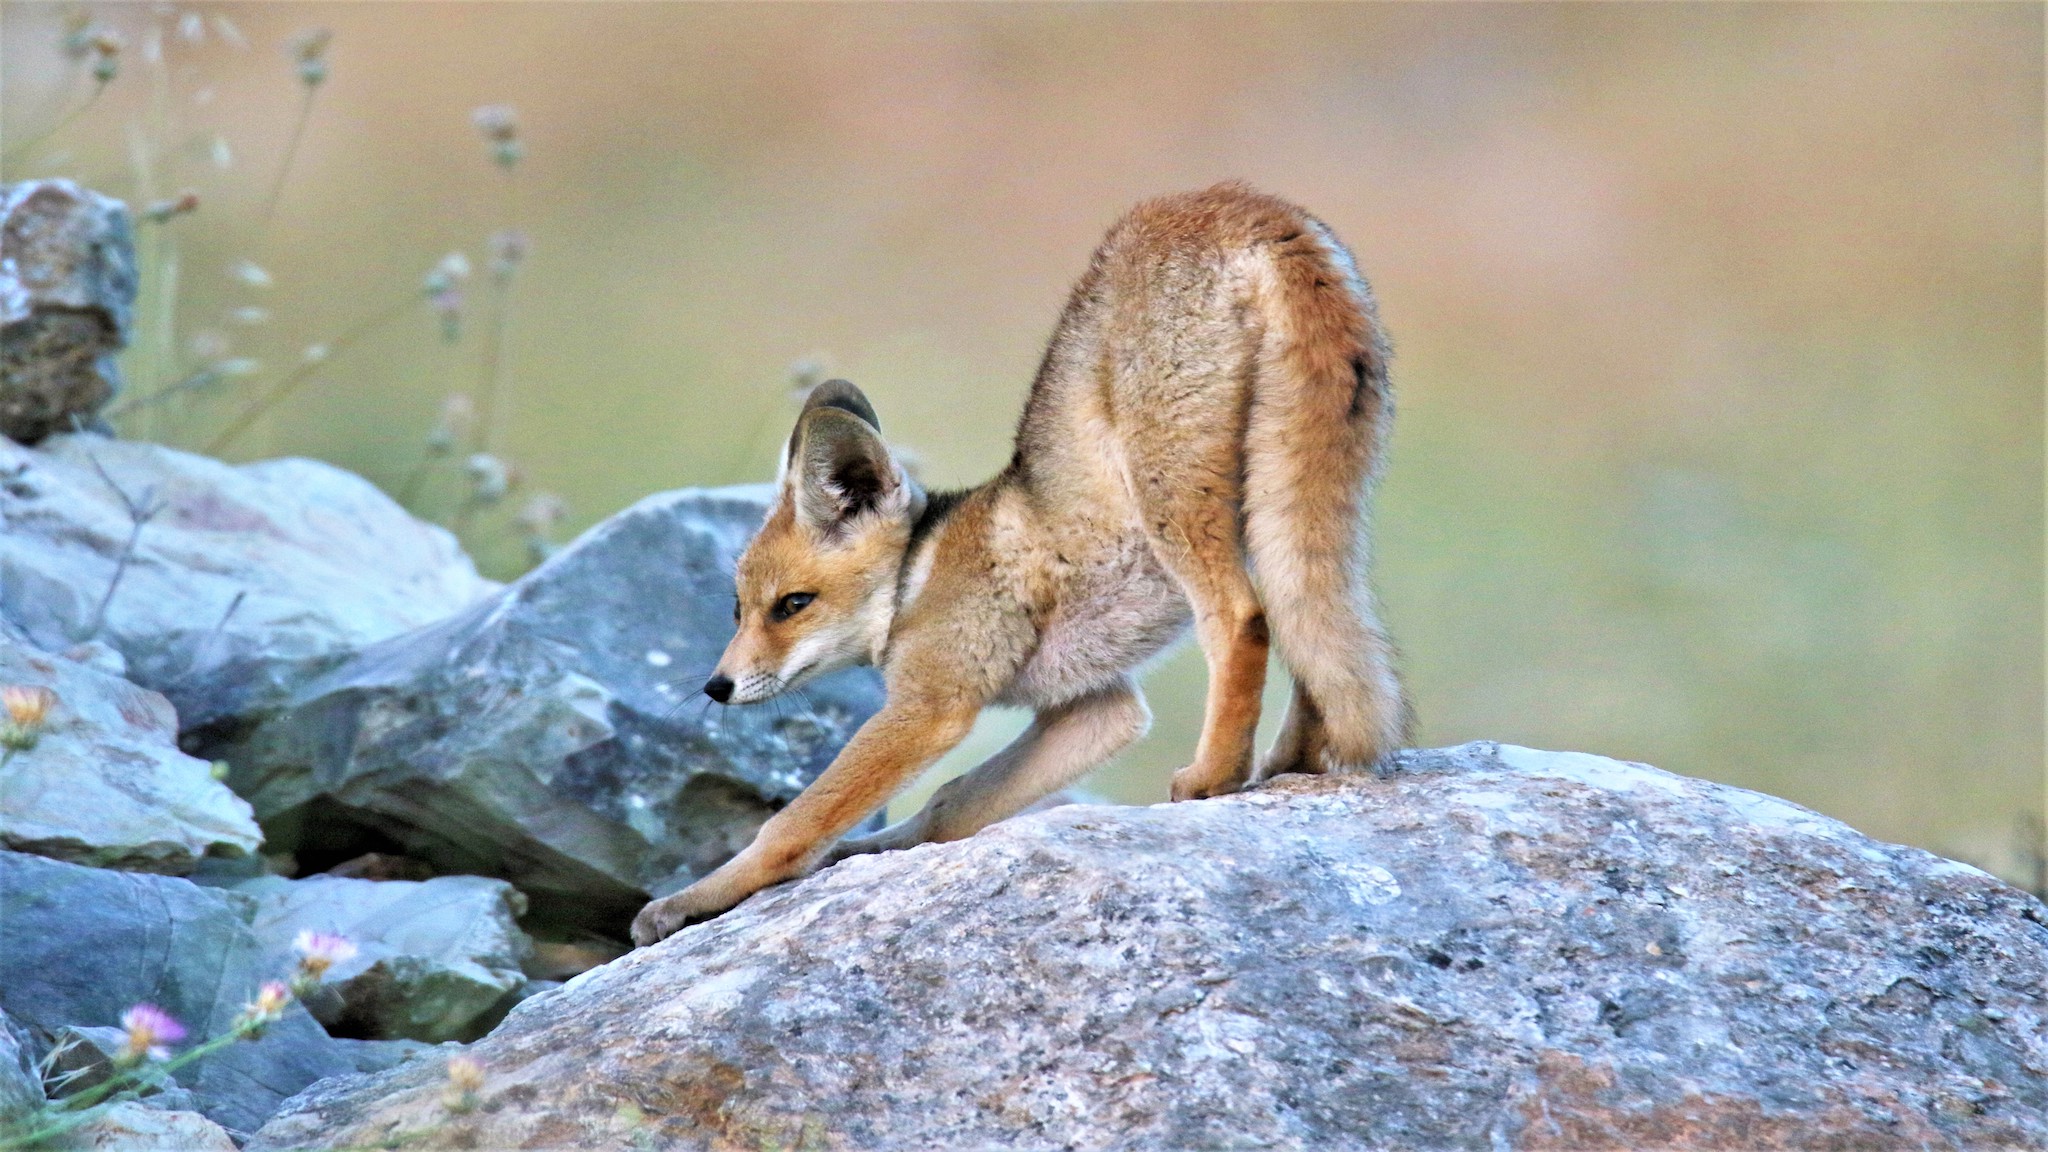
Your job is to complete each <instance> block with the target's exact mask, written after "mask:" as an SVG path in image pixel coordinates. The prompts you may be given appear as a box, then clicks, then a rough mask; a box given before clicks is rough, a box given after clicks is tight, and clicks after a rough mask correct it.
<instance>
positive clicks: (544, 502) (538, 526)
mask: <svg viewBox="0 0 2048 1152" xmlns="http://www.w3.org/2000/svg"><path fill="white" fill-rule="evenodd" d="M568 515H569V505H568V503H567V502H566V501H564V500H563V499H562V498H561V497H560V496H557V495H555V494H554V493H553V492H535V493H534V494H533V495H532V496H531V497H529V498H528V499H527V501H526V504H525V505H524V506H523V507H521V508H520V509H519V515H518V516H517V517H516V518H515V519H517V520H518V522H519V526H520V527H521V528H524V529H526V530H527V532H529V533H531V534H532V535H535V536H541V537H545V536H547V535H548V534H549V533H550V532H553V531H554V529H555V525H557V524H560V523H561V522H562V520H563V519H564V518H565V517H567V516H568Z"/></svg>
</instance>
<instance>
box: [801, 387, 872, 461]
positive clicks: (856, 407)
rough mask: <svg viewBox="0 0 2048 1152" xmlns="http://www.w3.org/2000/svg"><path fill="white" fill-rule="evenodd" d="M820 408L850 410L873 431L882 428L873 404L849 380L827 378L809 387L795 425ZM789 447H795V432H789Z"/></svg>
mask: <svg viewBox="0 0 2048 1152" xmlns="http://www.w3.org/2000/svg"><path fill="white" fill-rule="evenodd" d="M820 408H837V409H839V410H840V411H841V412H850V413H852V414H853V415H855V416H858V417H860V418H861V420H862V422H864V423H865V424H867V426H868V427H870V428H873V429H874V430H875V431H877V432H880V431H881V430H882V419H881V417H879V416H876V415H875V406H874V405H873V404H870V403H868V398H867V397H866V396H864V395H862V394H861V390H860V389H858V388H855V387H854V386H853V384H852V382H851V381H847V380H827V381H825V382H824V383H823V384H820V385H818V386H817V387H816V388H813V389H811V394H810V395H809V396H808V397H805V399H804V410H803V411H802V412H799V413H798V414H797V418H796V421H797V427H798V428H802V427H803V421H804V417H806V416H809V415H810V414H811V413H813V412H815V411H817V410H818V409H820ZM790 447H791V448H794V447H796V435H795V433H791V434H790Z"/></svg>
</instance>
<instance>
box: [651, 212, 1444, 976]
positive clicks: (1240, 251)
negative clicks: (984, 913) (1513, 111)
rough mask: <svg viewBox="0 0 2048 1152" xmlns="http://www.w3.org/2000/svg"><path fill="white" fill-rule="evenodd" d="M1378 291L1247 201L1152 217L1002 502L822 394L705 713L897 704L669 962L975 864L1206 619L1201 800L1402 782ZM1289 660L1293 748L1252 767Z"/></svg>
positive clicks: (778, 829) (1101, 264) (687, 914)
mask: <svg viewBox="0 0 2048 1152" xmlns="http://www.w3.org/2000/svg"><path fill="white" fill-rule="evenodd" d="M1387 354H1388V350H1387V343H1386V339H1385V337H1384V336H1383V335H1382V333H1381V331H1380V327H1379V320H1378V317H1377V315H1376V312H1375V309H1374V306H1373V298H1372V293H1371V291H1370V289H1368V288H1367V287H1366V283H1365V281H1364V279H1363V278H1362V277H1360V275H1359V273H1358V269H1357V266H1356V265H1355V264H1354V263H1353V262H1352V258H1351V254H1350V253H1349V252H1348V251H1346V250H1345V248H1344V246H1343V245H1342V244H1340V243H1339V242H1338V240H1337V238H1336V237H1335V236H1333V235H1332V234H1331V233H1330V230H1329V229H1328V228H1327V227H1325V226H1324V225H1323V224H1322V222H1320V221H1318V220H1317V219H1315V218H1314V217H1312V216H1310V215H1309V214H1308V213H1306V212H1304V211H1302V210H1301V209H1299V208H1296V207H1294V206H1293V205H1291V204H1288V203H1286V202H1284V201H1281V200H1277V199H1274V198H1273V197H1270V196H1265V195H1261V194H1260V193H1258V192H1255V191H1253V190H1251V189H1250V188H1248V187H1246V186H1244V185H1241V184H1223V185H1219V186H1217V187H1215V188H1211V189H1209V190H1207V191H1204V192H1195V193H1190V194H1185V195H1178V196H1168V197H1163V198H1161V199H1157V200H1152V201H1148V202H1146V203H1144V204H1140V205H1139V206H1138V207H1137V208H1135V209H1133V210H1132V211H1131V213H1130V214H1129V215H1127V216H1125V217H1124V218H1123V220H1121V221H1120V222H1119V223H1117V224H1116V226H1115V227H1113V228H1111V229H1110V232H1109V235H1108V237H1107V238H1106V239H1104V241H1103V243H1102V246H1101V247H1100V248H1099V249H1097V250H1096V253H1095V257H1094V259H1093V260H1092V261H1091V262H1090V264H1089V267H1088V272H1087V274H1086V275H1084V276H1082V277H1081V281H1080V283H1079V284H1078V285H1076V286H1075V288H1074V291H1073V295H1072V297H1071V298H1070V299H1069V300H1068V302H1067V307H1066V311H1065V313H1063V314H1062V315H1061V317H1060V321H1059V326H1058V328H1057V329H1056V330H1055V331H1054V333H1053V337H1052V342H1051V345H1050V346H1049V347H1048V348H1047V350H1046V353H1045V360H1044V362H1043V363H1042V364H1041V365H1040V367H1039V370H1038V377H1037V379H1036V380H1035V381H1034V382H1033V384H1032V386H1031V396H1030V399H1029V400H1028V401H1027V402H1026V404H1025V407H1024V417H1023V421H1022V423H1021V425H1020V426H1019V428H1018V431H1017V445H1016V451H1015V454H1014V455H1013V456H1012V457H1011V459H1010V463H1009V466H1008V467H1007V468H1005V469H1003V471H1002V473H1001V474H1000V475H998V476H996V477H995V478H994V479H993V480H990V481H988V482H987V483H985V484H982V485H981V486H979V487H976V488H970V489H967V490H966V491H961V492H925V491H923V490H922V489H920V488H919V486H918V485H917V483H916V482H915V481H914V480H913V479H911V477H910V476H909V475H908V474H907V473H906V472H905V471H904V469H903V467H902V465H901V464H900V463H899V462H898V461H897V459H896V457H895V456H894V455H892V454H891V452H890V450H889V447H888V445H887V444H886V443H885V442H884V441H883V439H882V434H881V428H882V425H881V421H880V420H879V419H877V418H876V415H875V411H874V408H873V407H871V406H870V405H869V404H868V401H867V399H866V398H865V397H864V396H862V395H861V393H860V391H859V389H856V388H855V387H853V385H851V384H848V383H846V382H845V381H842V380H834V381H830V382H828V383H825V384H822V385H819V386H818V388H817V389H816V390H815V391H813V392H812V393H811V396H810V398H809V400H808V402H807V403H806V404H805V405H804V410H803V413H802V414H801V415H800V416H798V417H797V422H796V429H795V431H794V432H793V433H792V434H791V436H790V438H789V443H788V446H787V448H786V449H785V451H784V454H783V467H782V475H781V479H780V483H779V487H780V493H779V495H778V497H777V499H776V502H775V506H774V508H773V509H772V510H771V511H770V513H769V515H768V519H767V521H766V523H765V524H764V525H763V526H762V528H761V532H760V534H759V535H758V536H756V537H755V538H754V541H753V542H752V543H751V544H750V545H749V546H748V547H747V550H746V553H745V554H744V555H743V556H742V557H741V558H740V561H739V566H738V569H737V572H736V580H737V584H738V605H737V607H736V609H735V614H736V617H737V620H738V624H739V630H738V634H737V635H735V636H734V637H733V639H732V643H731V645H730V646H729V647H727V648H726V650H725V654H724V656H723V657H722V658H721V659H720V660H719V662H718V668H717V671H716V674H715V675H713V676H712V677H711V680H710V682H709V683H707V684H705V686H704V691H705V692H706V693H707V694H708V695H710V697H711V698H712V699H714V700H717V701H719V702H720V703H731V704H752V703H756V702H758V701H762V700H766V699H768V698H770V697H772V696H775V695H777V694H778V693H782V692H786V691H788V690H789V689H790V688H792V687H794V686H796V685H798V684H801V683H803V682H804V681H806V680H808V679H810V678H812V677H814V676H819V675H823V674H824V673H827V672H830V671H832V670H834V669H838V668H843V667H846V666H848V665H852V664H863V663H871V664H874V665H876V666H877V667H879V668H880V669H881V671H882V675H883V679H884V683H885V686H886V689H887V703H886V704H885V705H884V706H883V708H882V710H881V711H880V712H878V713H876V714H875V716H874V717H872V718H871V719H870V720H869V721H868V722H867V723H866V724H865V725H863V726H862V727H861V729H860V731H859V732H857V733H856V734H855V735H854V737H853V739H852V740H851V741H850V742H848V744H847V745H846V747H845V749H844V750H842V751H841V752H840V753H839V756H838V758H837V759H835V760H834V761H833V762H832V764H831V766H830V767H829V768H827V769H826V771H825V773H824V774H823V775H822V776H820V777H818V779H817V780H816V781H815V782H814V783H812V784H811V786H810V787H809V788H807V789H806V790H805V791H804V793H803V794H802V795H801V796H799V797H797V798H796V800H795V801H794V802H792V803H791V804H790V805H789V806H788V807H787V808H784V809H783V810H782V811H780V812H778V813H776V814H775V816H774V817H773V818H772V819H770V820H769V821H768V822H767V823H766V824H765V825H763V826H762V828H761V831H760V834H759V835H758V836H756V837H755V839H754V842H753V843H752V844H751V845H749V846H748V847H747V848H746V849H745V850H744V851H742V852H740V853H739V855H737V856H735V857H733V858H732V860H731V861H730V862H728V863H727V864H726V865H725V866H723V867H721V868H719V869H718V870H717V871H715V872H712V873H711V874H709V875H707V876H705V877H704V878H703V879H701V880H699V881H697V882H696V883H695V884H692V885H691V886H690V887H688V888H686V889H684V890H683V891H681V892H678V893H676V894H675V895H673V896H669V897H667V898H666V899H661V900H656V901H654V902H652V903H650V904H649V905H648V906H647V907H646V908H645V909H644V910H643V911H642V912H641V913H640V916H639V918H638V919H637V920H636V921H635V922H634V924H633V938H634V939H635V940H636V941H637V942H639V943H641V944H650V943H653V942H654V941H656V940H660V939H662V938H663V937H665V936H667V935H669V934H670V933H672V932H674V931H676V930H677V929H679V928H682V927H683V926H685V925H687V924H692V923H695V922H697V921H699V920H704V919H708V918H710V917H713V916H716V915H718V914H719V913H721V912H724V911H725V910H727V909H729V908H731V907H733V906H734V905H735V904H738V903H739V902H740V901H742V900H744V899H746V898H747V896H749V895H750V894H752V893H754V892H756V891H758V890H759V889H761V888H764V887H766V886H768V885H770V884H775V883H777V882H780V881H783V880H788V879H791V878H793V877H797V876H801V875H803V874H804V873H805V872H807V871H809V870H810V869H812V868H813V867H816V866H817V865H818V864H820V863H822V862H827V861H830V860H838V859H842V858H844V857H846V856H851V855H854V854H856V853H861V852H879V851H885V850H888V849H893V848H907V847H910V846H911V845H914V844H922V843H925V842H927V841H946V840H958V839H960V838H962V837H965V836H970V835H972V834H973V833H974V832H976V831H977V830H979V829H981V828H983V827H985V826H986V825H988V824H991V823H993V822H995V821H997V820H1001V819H1003V818H1004V817H1006V816H1010V815H1012V814H1014V813H1016V812H1017V811H1019V810H1021V809H1023V808H1024V807H1026V806H1028V805H1030V804H1031V803H1033V802H1034V801H1036V800H1038V799H1040V798H1042V797H1044V796H1046V795H1048V794H1050V793H1052V792H1054V791H1056V790H1057V789H1059V788H1061V787H1063V786H1065V785H1067V784H1068V783H1070V782H1072V781H1074V780H1075V779H1077V778H1078V777H1080V776H1081V775H1082V774H1084V773H1086V772H1088V771H1089V770H1091V769H1093V768H1095V767H1096V766H1097V765H1100V764H1101V763H1103V762H1104V761H1105V760H1107V759H1109V758H1110V757H1111V756H1113V755H1115V754H1116V752H1117V751H1118V750H1119V749H1121V748H1123V747H1124V746H1125V745H1127V744H1129V743H1130V742H1131V741H1133V740H1135V739H1137V738H1138V737H1139V736H1141V735H1143V734H1144V733H1145V731H1146V729H1147V727H1149V725H1150V723H1151V715H1150V713H1149V712H1148V711H1147V710H1146V708H1145V702H1144V700H1143V699H1142V698H1141V697H1140V696H1139V694H1138V686H1137V684H1136V683H1135V682H1134V681H1133V679H1132V670H1133V669H1134V668H1136V667H1137V666H1139V665H1141V664H1143V663H1144V662H1145V661H1146V660H1148V659H1150V658H1151V657H1153V656H1154V655H1156V654H1157V653H1158V652H1160V650H1162V649H1163V648H1165V647H1166V646H1167V645H1169V644H1171V643H1172V642H1173V641H1174V640H1175V639H1177V638H1178V637H1179V636H1180V635H1182V634H1183V633H1184V632H1185V631H1186V629H1187V624H1188V622H1189V619H1190V618H1191V617H1192V619H1193V622H1194V630H1195V635H1196V636H1197V638H1198V639H1199V640H1200V642H1201V645H1202V654H1203V655H1204V656H1205V657H1206V658H1207V660H1208V666H1209V691H1208V700H1207V704H1206V707H1205V709H1204V711H1203V717H1202V734H1201V739H1200V741H1199V742H1198V744H1197V745H1196V747H1195V755H1194V760H1193V762H1192V763H1190V764H1189V765H1188V766H1187V767H1185V768H1182V769H1181V770H1180V771H1178V772H1176V773H1174V775H1173V798H1174V799H1175V800H1190V799H1197V798H1200V797H1206V796H1220V795H1223V794H1225V793H1229V792H1233V791H1236V790H1237V789H1239V788H1241V787H1243V786H1244V785H1245V784H1246V783H1247V782H1248V781H1251V780H1254V779H1263V778H1265V777H1268V776H1272V775H1275V774H1277V773H1282V772H1322V771H1325V770H1327V769H1329V768H1331V767H1333V766H1339V765H1366V764H1371V763H1374V762H1376V761H1378V760H1380V759H1381V758H1382V757H1385V756H1386V755H1387V754H1388V753H1390V752H1392V751H1394V750H1395V749H1396V748H1398V747H1399V746H1400V745H1401V743H1402V741H1403V739H1404V737H1405V735H1406V733H1407V727H1408V722H1409V720H1408V711H1407V708H1406V706H1405V705H1404V704H1403V701H1402V697H1401V686H1400V684H1399V682H1398V681H1397V680H1396V679H1395V677H1394V671H1393V668H1392V665H1391V659H1390V656H1391V653H1390V648H1389V645H1388V642H1387V638H1386V635H1385V633H1384V632H1382V631H1381V629H1380V625H1379V622H1378V620H1377V619H1376V618H1375V615H1374V610H1373V601H1372V595H1371V592H1370V590H1369V589H1368V587H1367V585H1366V565H1367V558H1368V546H1367V536H1366V531H1365V529H1366V514H1367V508H1368V501H1369V499H1370V496H1371V492H1372V488H1373V484H1374V480H1375V477H1376V475H1377V473H1378V471H1379V463H1380V456H1381V450H1382V445H1383V444H1384V442H1385V440H1386V436H1387V429H1388V426H1389V423H1390V422H1391V419H1392V416H1393V395H1392V393H1391V392H1390V390H1389V388H1388V383H1387ZM1270 645H1277V646H1278V648H1279V651H1280V657H1281V659H1282V660H1283V661H1284V662H1285V663H1286V665H1287V667H1288V669H1289V671H1291V672H1292V673H1293V678H1294V698H1293V702H1292V704H1291V705H1290V706H1289V708H1288V711H1287V717H1286V721H1285V724H1284V725H1283V727H1282V730H1281V733H1280V736H1279V739H1278V740H1277V741H1276V742H1275V743H1274V745H1273V747H1272V748H1271V749H1270V750H1269V751H1268V752H1267V753H1266V754H1265V756H1264V757H1263V758H1261V759H1260V760H1259V761H1258V763H1257V765H1256V767H1254V764H1253V755H1252V753H1253V749H1252V739H1253V732H1254V730H1255V728H1256V727H1257V724H1258V719H1259V697H1260V691H1261V689H1262V688H1263V686H1264V683H1265V678H1266V653H1267V649H1268V647H1269V646H1270ZM991 704H1004V705H1020V706H1023V707H1028V708H1031V709H1033V710H1035V712H1036V714H1037V715H1036V718H1035V719H1034V720H1033V722H1032V724H1031V726H1030V728H1029V729H1028V730H1026V731H1025V733H1024V734H1023V735H1022V736H1019V737H1018V738H1017V740H1016V742H1015V743H1012V744H1011V745H1010V746H1009V747H1007V748H1005V749H1003V750H1002V751H1001V752H999V753H997V754H996V755H995V756H993V757H992V758H990V759H989V760H988V761H987V762H986V763H984V764H982V765H981V766H979V767H977V768H975V769H974V770H973V771H971V772H968V773H967V774H966V775H964V776H961V777H959V778H958V779H956V780H953V781H951V782H949V783H948V784H946V785H945V786H944V787H942V788H940V789H939V790H938V792H937V793H936V794H935V795H934V796H933V797H932V799H931V802H930V803H929V804H927V805H925V807H924V809H923V810H922V811H920V812H918V813H917V814H916V815H914V816H912V817H910V818H909V819H907V820H904V821H902V822H901V823H899V824H896V825H894V826H892V827H890V828H887V829H885V830H883V831H881V832H878V833H876V834H874V835H872V836H867V837H863V838H859V839H854V840H849V841H846V842H844V843H838V844H837V845H836V847H835V841H838V840H839V837H841V836H842V835H844V834H845V833H846V832H847V831H848V830H849V829H851V828H852V827H853V826H854V825H856V824H858V823H859V822H860V821H862V820H863V819H865V818H866V817H867V816H868V815H869V814H871V813H873V812H874V811H875V810H876V809H878V808H880V807H881V806H882V805H883V804H884V803H886V802H887V801H888V800H889V798H890V797H891V796H892V795H894V794H895V793H896V792H897V790H898V789H900V788H902V787H903V786H904V785H905V784H906V783H908V782H909V781H910V780H912V779H914V778H915V777H916V776H917V774H918V773H920V772H922V771H923V770H924V769H925V768H926V767H928V766H929V765H931V764H932V762H933V761H935V760H937V759H939V757H941V756H942V755H944V754H945V753H946V751H947V750H948V749H950V748H952V747H953V746H954V745H955V744H956V743H958V742H959V741H960V739H961V738H962V737H964V736H965V735H966V734H967V732H968V729H969V728H970V727H972V725H973V724H974V720H975V716H976V715H977V714H978V713H979V712H980V711H981V710H982V709H983V708H984V707H987V706H988V705H991Z"/></svg>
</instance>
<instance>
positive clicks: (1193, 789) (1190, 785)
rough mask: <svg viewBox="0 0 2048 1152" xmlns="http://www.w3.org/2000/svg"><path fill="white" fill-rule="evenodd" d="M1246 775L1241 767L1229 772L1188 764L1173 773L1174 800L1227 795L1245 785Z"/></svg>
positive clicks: (1204, 798) (1202, 798)
mask: <svg viewBox="0 0 2048 1152" xmlns="http://www.w3.org/2000/svg"><path fill="white" fill-rule="evenodd" d="M1247 776H1248V773H1246V772H1245V771H1244V770H1243V769H1242V768H1239V769H1235V770H1232V771H1229V772H1218V771H1216V770H1214V769H1211V768H1208V767H1205V766H1203V765H1200V764H1190V765H1188V766H1187V767H1185V768H1183V769H1181V770H1180V771H1178V772H1175V773H1174V774H1173V791H1172V793H1171V795H1172V797H1173V799H1174V801H1175V802H1176V803H1178V802H1179V801H1182V800H1207V799H1210V798H1211V797H1215V796H1228V795H1230V794H1231V793H1232V792H1235V791H1237V790H1238V789H1240V788H1243V787H1244V786H1245V781H1246V778H1247Z"/></svg>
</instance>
